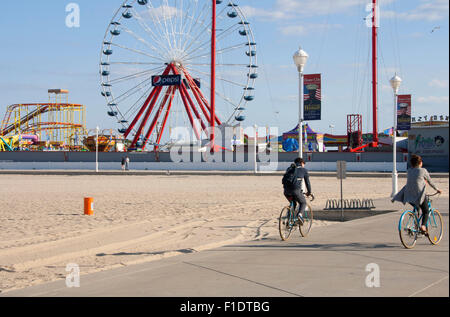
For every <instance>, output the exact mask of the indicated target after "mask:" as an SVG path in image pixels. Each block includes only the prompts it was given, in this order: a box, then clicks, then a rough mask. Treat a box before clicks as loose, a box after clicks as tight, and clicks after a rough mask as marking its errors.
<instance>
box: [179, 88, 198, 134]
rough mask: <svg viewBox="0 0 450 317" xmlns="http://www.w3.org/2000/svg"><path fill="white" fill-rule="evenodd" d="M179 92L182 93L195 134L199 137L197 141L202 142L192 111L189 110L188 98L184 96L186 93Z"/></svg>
mask: <svg viewBox="0 0 450 317" xmlns="http://www.w3.org/2000/svg"><path fill="white" fill-rule="evenodd" d="M179 91H180V95H181V99H182V100H183V104H184V108H185V109H186V113H187V115H188V117H189V121H190V122H191V126H192V129H194V133H195V135H196V136H197V139H198V140H200V139H201V137H200V134H199V133H198V130H197V127H196V126H195V123H194V118H193V117H192V113H191V110H190V109H189V105H188V102H187V99H186V96H185V95H184V91H183V90H181V89H180V90H179Z"/></svg>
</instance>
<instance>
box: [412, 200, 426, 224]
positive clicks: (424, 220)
mask: <svg viewBox="0 0 450 317" xmlns="http://www.w3.org/2000/svg"><path fill="white" fill-rule="evenodd" d="M411 205H412V206H413V207H415V208H417V209H418V210H422V215H423V217H422V225H424V226H426V225H427V222H428V213H429V210H428V198H427V197H425V200H424V201H423V203H422V204H421V205H420V206H415V205H413V204H411Z"/></svg>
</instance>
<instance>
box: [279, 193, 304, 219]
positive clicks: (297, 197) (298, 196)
mask: <svg viewBox="0 0 450 317" xmlns="http://www.w3.org/2000/svg"><path fill="white" fill-rule="evenodd" d="M284 196H286V198H287V199H288V200H289V197H292V200H293V201H294V208H295V207H296V203H298V204H299V206H300V208H299V211H300V213H301V214H302V215H303V212H304V211H305V209H306V199H305V196H304V195H303V193H302V191H301V190H300V189H297V190H284Z"/></svg>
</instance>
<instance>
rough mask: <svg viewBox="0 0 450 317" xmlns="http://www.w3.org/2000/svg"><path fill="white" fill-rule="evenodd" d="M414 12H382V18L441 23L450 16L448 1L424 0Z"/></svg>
mask: <svg viewBox="0 0 450 317" xmlns="http://www.w3.org/2000/svg"><path fill="white" fill-rule="evenodd" d="M421 3H422V4H420V5H419V6H418V7H417V8H415V9H414V10H411V11H409V12H393V11H382V12H381V14H382V15H381V16H382V18H394V17H395V18H398V19H401V20H406V21H419V20H422V21H430V22H434V21H439V20H443V19H445V18H446V17H447V16H448V10H449V1H448V0H422V1H421Z"/></svg>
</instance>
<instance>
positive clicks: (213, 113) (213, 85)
mask: <svg viewBox="0 0 450 317" xmlns="http://www.w3.org/2000/svg"><path fill="white" fill-rule="evenodd" d="M216 6H217V4H216V0H212V28H211V121H210V126H211V140H210V144H211V150H212V151H214V148H215V146H214V143H215V133H214V127H215V118H216V100H215V98H216V95H215V93H216Z"/></svg>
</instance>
